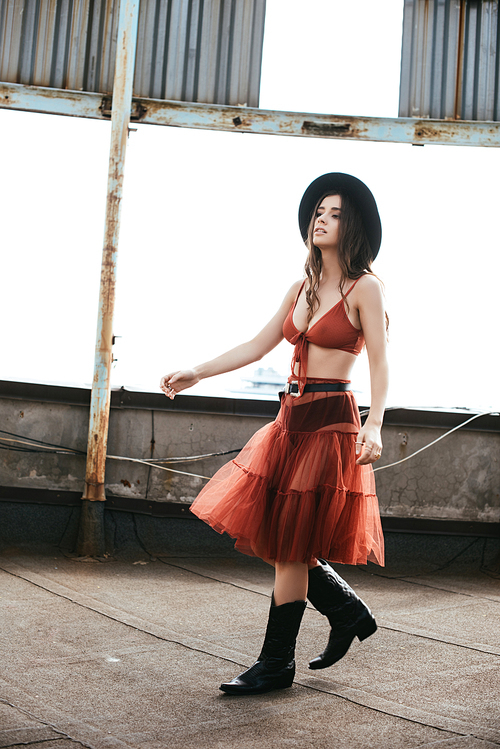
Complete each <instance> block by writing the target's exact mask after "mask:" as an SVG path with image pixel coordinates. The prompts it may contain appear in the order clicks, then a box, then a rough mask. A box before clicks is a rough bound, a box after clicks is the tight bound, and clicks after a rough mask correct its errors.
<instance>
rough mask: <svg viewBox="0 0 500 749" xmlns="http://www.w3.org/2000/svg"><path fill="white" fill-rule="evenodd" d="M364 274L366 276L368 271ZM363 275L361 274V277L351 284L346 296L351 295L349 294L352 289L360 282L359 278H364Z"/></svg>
mask: <svg viewBox="0 0 500 749" xmlns="http://www.w3.org/2000/svg"><path fill="white" fill-rule="evenodd" d="M363 276H366V273H363ZM363 276H360V277H359V278H357V279H356V280H355V281H354V283H353V284H352V286H350V287H349V288H348V289H347V291H346V293H345V294H344V296H349V294H350V293H351V291H352V290H353V289H354V287H355V286H356V284H357V283H358V281H359V280H360V279H361V278H363Z"/></svg>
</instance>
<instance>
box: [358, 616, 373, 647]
mask: <svg viewBox="0 0 500 749" xmlns="http://www.w3.org/2000/svg"><path fill="white" fill-rule="evenodd" d="M376 631H377V622H376V621H375V619H373V618H370V619H368V621H366V622H363V625H362V626H361V627H360V628H359V629H358V631H357V632H356V635H357V638H358V640H359V641H360V642H362V641H363V640H366V638H367V637H370V636H371V635H373V634H374V633H375V632H376Z"/></svg>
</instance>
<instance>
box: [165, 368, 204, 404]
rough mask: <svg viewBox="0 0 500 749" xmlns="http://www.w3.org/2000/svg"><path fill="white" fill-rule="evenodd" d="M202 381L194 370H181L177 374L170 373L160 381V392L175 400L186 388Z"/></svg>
mask: <svg viewBox="0 0 500 749" xmlns="http://www.w3.org/2000/svg"><path fill="white" fill-rule="evenodd" d="M200 380H201V377H199V375H197V374H196V372H195V371H194V369H181V370H179V371H177V372H170V374H167V375H165V377H162V378H161V381H160V390H163V392H164V393H165V395H166V396H167V397H168V398H170V399H171V400H173V399H174V398H175V396H176V395H177V393H180V391H181V390H186V388H191V387H193V385H196V383H198V382H199V381H200Z"/></svg>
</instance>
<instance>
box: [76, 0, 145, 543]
mask: <svg viewBox="0 0 500 749" xmlns="http://www.w3.org/2000/svg"><path fill="white" fill-rule="evenodd" d="M139 2H140V0H121V2H120V15H119V22H118V39H117V49H116V63H115V77H114V82H113V108H112V115H111V144H110V151H109V171H108V192H107V201H106V220H105V227H104V247H103V252H102V264H101V287H100V294H99V314H98V321H97V335H96V348H95V362H94V378H93V380H92V397H91V404H90V421H89V435H88V447H87V468H86V475H85V490H84V493H83V497H82V500H83V502H82V514H81V519H80V528H79V534H78V542H77V550H78V553H80V554H82V555H86V556H102V555H103V554H104V551H105V549H104V505H103V500H105V499H106V496H105V492H104V472H105V468H106V447H107V442H108V424H109V408H110V396H111V388H110V381H111V364H112V361H113V355H112V344H113V312H114V305H115V286H116V259H117V253H118V235H119V231H120V209H121V200H122V191H123V190H122V188H123V174H124V165H125V152H126V147H127V136H128V126H129V122H130V108H131V105H132V83H133V78H134V66H135V50H136V43H137V25H138V18H139Z"/></svg>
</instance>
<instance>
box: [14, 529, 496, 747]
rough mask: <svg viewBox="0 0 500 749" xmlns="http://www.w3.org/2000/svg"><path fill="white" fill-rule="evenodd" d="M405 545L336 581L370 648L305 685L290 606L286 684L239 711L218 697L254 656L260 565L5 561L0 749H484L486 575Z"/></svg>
mask: <svg viewBox="0 0 500 749" xmlns="http://www.w3.org/2000/svg"><path fill="white" fill-rule="evenodd" d="M463 541H464V540H463V539H462V540H461V541H460V543H462V546H463V545H464V544H463ZM412 543H413V544H414V542H413V541H411V539H410V538H409V537H408V542H407V544H406V546H405V544H404V543H401V544H400V553H399V555H398V554H396V553H395V552H394V549H393V553H392V554H391V555H390V556H391V560H390V563H389V565H388V567H386V568H385V569H383V570H381V569H380V568H378V567H374V566H369V567H367V568H353V567H345V568H341V567H339V566H337V569H338V570H339V572H341V574H343V575H344V576H345V577H346V579H347V580H348V581H349V582H350V583H351V585H353V587H354V588H355V589H356V591H357V592H358V593H359V594H360V595H361V596H362V597H363V598H364V599H365V600H366V601H367V603H368V604H369V605H370V606H371V608H372V609H373V611H374V613H375V615H376V617H377V621H378V624H379V629H378V632H377V633H376V634H375V635H374V636H373V637H370V638H369V639H368V640H366V641H365V642H363V643H362V644H360V643H359V642H358V641H357V640H356V641H355V643H353V646H352V647H351V649H350V650H349V652H348V654H347V655H346V657H345V658H344V659H343V660H342V661H340V662H339V663H338V664H336V665H335V666H333V667H331V668H329V669H325V670H323V671H315V672H313V671H310V670H308V669H307V663H308V660H309V659H310V658H311V657H312V656H314V655H317V654H318V653H319V652H320V651H321V650H322V649H323V647H324V645H325V644H326V640H327V637H328V624H327V622H326V619H324V618H323V617H322V616H321V615H320V614H319V613H318V612H316V611H315V610H314V609H312V608H308V609H307V611H306V613H305V616H304V621H303V624H302V628H301V631H300V634H299V641H298V647H297V675H296V681H295V683H294V685H293V686H292V688H290V689H286V690H282V691H278V692H272V693H268V694H264V695H257V696H252V697H231V696H229V695H224V694H223V693H222V692H220V691H219V689H218V686H219V684H220V683H221V682H222V681H225V680H228V679H230V678H232V677H233V676H235V675H236V674H237V673H239V672H240V671H241V670H242V667H246V666H248V665H250V664H251V663H253V661H254V659H255V657H256V655H257V654H258V652H259V649H260V646H261V643H262V638H263V633H264V629H265V625H266V621H267V612H268V608H269V602H270V594H271V590H272V574H273V573H272V570H271V569H270V568H268V567H267V566H266V565H265V564H263V563H262V562H260V560H257V559H251V558H248V557H244V556H242V555H238V554H237V553H235V552H233V551H232V550H229V547H228V546H227V545H225V546H221V547H220V548H219V549H215V551H214V550H212V551H211V552H210V553H209V554H207V553H206V552H205V551H204V547H203V545H202V546H201V547H199V548H198V549H196V548H194V547H193V546H192V545H191V546H189V544H188V545H187V547H186V549H185V550H184V551H185V553H184V554H182V553H180V550H176V556H167V555H162V556H161V557H159V556H153V555H151V554H150V553H147V552H146V551H145V550H143V549H140V548H138V547H136V548H135V549H132V550H129V551H128V552H127V553H124V554H121V555H120V554H119V555H118V556H115V557H110V558H109V559H108V560H107V561H105V562H97V561H95V560H94V561H91V560H82V559H80V560H78V559H76V558H74V557H73V556H72V555H71V554H69V553H68V552H62V551H60V550H59V549H56V548H49V547H44V548H39V549H37V550H36V551H35V550H33V549H30V550H28V549H21V548H10V549H9V548H5V549H4V551H3V553H2V555H1V556H0V606H1V609H2V612H3V613H2V617H1V624H0V638H1V643H2V653H3V654H2V666H1V673H0V747H10V746H18V745H19V744H29V745H30V746H31V747H43V749H66V748H69V747H81V746H86V747H93V748H95V749H120V747H133V748H134V749H157V748H160V747H168V749H190V748H191V747H197V748H198V747H201V748H202V749H205V748H206V749H229V748H230V747H231V748H232V747H238V748H241V749H257V748H258V749H266V747H273V748H276V747H298V748H299V749H309V747H310V748H311V749H312V748H314V749H323V748H325V749H326V748H327V747H328V749H331V748H332V747H334V748H335V749H337V747H340V748H343V747H355V748H356V749H358V748H359V749H364V748H365V747H366V748H368V747H377V748H379V747H384V749H399V747H401V749H403V748H404V749H411V748H412V747H419V749H423V748H424V747H436V749H465V748H467V749H469V748H470V749H472V748H474V749H487V748H489V747H498V746H499V745H500V698H499V694H500V678H499V675H500V669H499V666H500V625H499V622H500V619H499V613H500V583H499V574H498V568H497V567H495V564H493V566H490V567H489V568H488V567H486V568H485V566H484V556H483V559H482V562H481V560H479V561H478V558H477V555H476V556H475V555H474V554H472V551H469V552H467V550H466V552H465V553H463V554H459V555H458V557H457V558H455V559H453V555H451V556H450V557H449V558H448V559H447V558H445V557H444V556H443V555H442V554H441V553H440V552H439V550H436V549H434V551H435V552H436V554H437V556H436V554H435V556H436V559H435V560H434V561H433V562H432V563H431V562H430V561H429V559H430V556H429V555H430V552H429V551H428V550H429V549H432V548H433V544H434V545H435V543H437V542H436V541H433V539H432V538H430V537H428V538H427V539H425V540H423V539H422V540H421V541H420V546H419V547H418V549H419V550H417V551H415V549H416V548H417V547H415V546H413V547H412V550H411V553H410V552H409V551H408V549H409V546H408V544H410V546H411V544H412ZM456 543H457V544H458V543H459V542H458V541H457V542H456ZM457 548H458V546H457ZM404 549H406V552H405V551H404ZM426 549H427V551H426ZM452 551H453V550H452ZM405 554H406V557H405ZM440 554H441V558H439V556H440ZM481 564H482V569H480V566H481Z"/></svg>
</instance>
